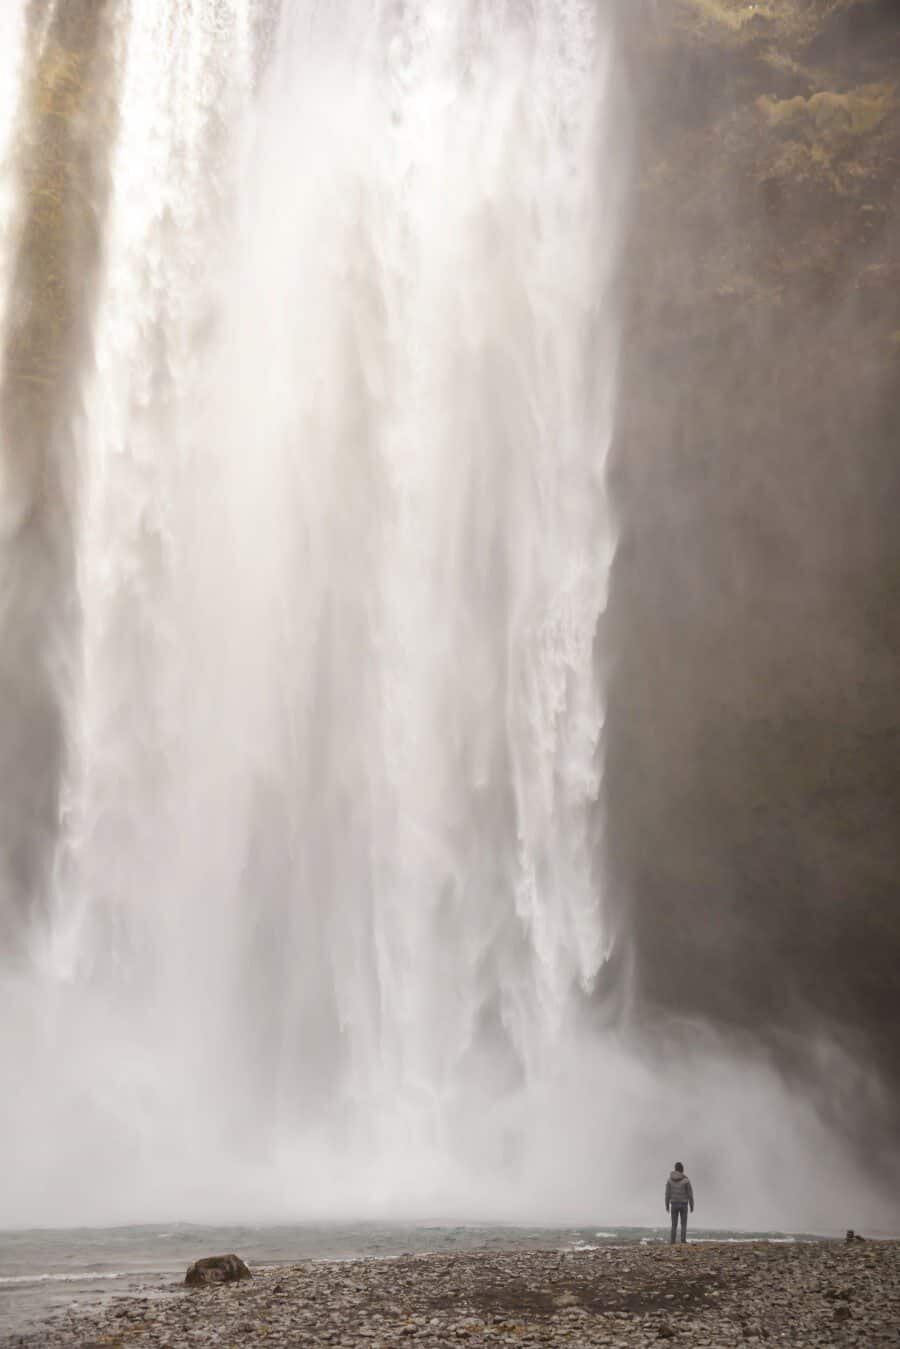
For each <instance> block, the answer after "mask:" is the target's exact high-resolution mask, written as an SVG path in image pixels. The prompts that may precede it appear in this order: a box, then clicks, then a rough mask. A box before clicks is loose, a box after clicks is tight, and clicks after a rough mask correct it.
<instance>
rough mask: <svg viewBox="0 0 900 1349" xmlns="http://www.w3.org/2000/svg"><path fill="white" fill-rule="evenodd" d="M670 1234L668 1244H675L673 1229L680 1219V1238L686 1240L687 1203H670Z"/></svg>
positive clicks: (674, 1229)
mask: <svg viewBox="0 0 900 1349" xmlns="http://www.w3.org/2000/svg"><path fill="white" fill-rule="evenodd" d="M671 1208H672V1235H671V1237H670V1238H669V1245H670V1246H674V1245H675V1231H676V1228H677V1227H678V1221H679V1219H680V1220H681V1240H682V1241H687V1211H688V1206H687V1204H672V1206H671Z"/></svg>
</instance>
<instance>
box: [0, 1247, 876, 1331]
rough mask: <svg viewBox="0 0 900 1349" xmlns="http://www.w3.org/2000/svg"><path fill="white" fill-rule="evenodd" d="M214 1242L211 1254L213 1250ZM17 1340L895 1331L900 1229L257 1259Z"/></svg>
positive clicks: (67, 1317)
mask: <svg viewBox="0 0 900 1349" xmlns="http://www.w3.org/2000/svg"><path fill="white" fill-rule="evenodd" d="M210 1254H212V1252H210ZM4 1343H5V1344H6V1345H8V1346H10V1347H11V1349H75V1347H76V1346H77V1349H101V1346H102V1349H151V1347H152V1349H163V1347H165V1349H182V1346H194V1349H245V1346H248V1345H256V1344H258V1345H261V1346H262V1345H265V1346H267V1349H301V1347H303V1346H310V1347H311V1346H322V1345H333V1346H337V1347H338V1349H362V1347H363V1346H364V1347H365V1349H389V1346H400V1345H403V1346H421V1349H426V1347H427V1349H437V1347H438V1346H446V1345H456V1346H462V1345H504V1344H506V1345H542V1346H546V1345H567V1346H594V1345H604V1346H634V1347H635V1349H638V1347H641V1349H645V1347H646V1346H651V1345H656V1346H659V1345H660V1344H663V1343H666V1344H671V1345H673V1346H695V1345H697V1346H699V1345H707V1346H716V1349H731V1346H740V1345H752V1344H791V1345H809V1346H814V1345H815V1346H823V1345H835V1346H841V1345H857V1346H860V1349H875V1347H876V1346H888V1345H890V1346H898V1345H900V1242H897V1241H866V1242H857V1243H853V1244H849V1245H845V1244H844V1243H843V1242H836V1241H819V1242H802V1243H801V1242H798V1243H796V1244H778V1243H769V1242H746V1243H725V1242H708V1243H701V1244H690V1243H689V1244H688V1245H687V1246H686V1247H680V1246H675V1247H669V1246H635V1245H629V1246H615V1247H606V1248H602V1249H597V1250H585V1251H575V1252H572V1251H567V1252H561V1251H553V1250H547V1251H504V1252H498V1251H495V1250H490V1251H470V1252H465V1253H461V1254H453V1255H445V1254H439V1255H434V1254H430V1255H414V1256H400V1257H397V1258H392V1259H382V1260H373V1259H366V1260H345V1261H325V1260H321V1261H318V1260H316V1261H307V1262H305V1263H302V1264H297V1265H291V1266H286V1267H281V1268H261V1269H256V1270H254V1271H253V1277H252V1278H251V1279H249V1280H245V1281H242V1282H239V1283H232V1284H224V1285H219V1286H213V1287H209V1288H201V1289H186V1288H182V1287H175V1288H173V1289H172V1290H171V1292H168V1293H165V1294H164V1295H162V1296H155V1297H128V1298H123V1299H119V1300H113V1301H111V1302H109V1303H107V1304H106V1305H105V1306H104V1307H103V1308H102V1309H100V1308H95V1309H92V1310H90V1311H85V1310H79V1311H76V1312H70V1313H67V1314H64V1315H62V1316H61V1317H58V1318H57V1319H55V1320H53V1321H52V1322H49V1323H48V1324H46V1325H45V1326H43V1327H42V1328H40V1330H32V1331H29V1332H28V1333H23V1334H17V1335H14V1336H12V1337H11V1338H9V1339H7V1340H5V1342H4Z"/></svg>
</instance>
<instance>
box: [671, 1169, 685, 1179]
mask: <svg viewBox="0 0 900 1349" xmlns="http://www.w3.org/2000/svg"><path fill="white" fill-rule="evenodd" d="M687 1178H688V1174H687V1172H686V1171H673V1172H672V1173H671V1175H670V1176H669V1180H687Z"/></svg>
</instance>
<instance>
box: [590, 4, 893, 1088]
mask: <svg viewBox="0 0 900 1349" xmlns="http://www.w3.org/2000/svg"><path fill="white" fill-rule="evenodd" d="M625 9H626V17H625V28H626V46H627V59H628V65H629V73H630V78H631V85H632V90H633V98H634V106H635V111H636V121H637V127H638V132H637V145H636V151H635V164H634V184H633V187H634V192H633V199H632V220H631V224H630V228H629V231H628V245H627V250H626V272H627V278H626V281H627V285H626V289H627V300H626V327H625V357H624V365H623V387H622V396H621V404H620V409H619V416H620V424H619V430H618V437H617V444H616V449H615V454H614V460H613V466H612V485H613V494H614V500H615V508H616V513H617V518H618V528H619V533H620V546H619V551H618V555H617V557H616V560H615V564H614V577H613V588H612V606H611V612H610V615H609V619H608V625H607V634H606V641H605V647H606V649H607V650H608V651H609V652H610V653H611V657H610V658H611V660H612V685H611V691H610V712H609V723H608V742H607V752H608V763H607V779H606V782H607V810H608V841H609V846H610V848H611V851H612V870H613V879H612V899H611V903H612V904H613V906H614V909H615V910H617V911H618V914H619V916H620V926H621V929H622V931H624V932H625V933H626V934H627V937H626V945H627V948H628V956H629V961H630V964H631V966H632V968H633V971H634V977H635V981H636V987H635V991H636V993H637V998H636V1003H637V1005H639V1006H643V1007H644V1009H645V1012H646V1014H647V1015H648V1016H650V1017H651V1018H652V1017H653V1015H654V1013H655V1012H656V1013H663V1014H665V1015H667V1016H668V1015H670V1014H673V1013H677V1014H679V1015H684V1016H686V1017H699V1018H708V1019H710V1020H712V1021H714V1022H715V1023H716V1024H717V1025H718V1026H720V1027H721V1028H722V1029H726V1030H727V1029H728V1028H729V1027H731V1028H733V1029H734V1030H735V1032H736V1033H741V1034H744V1033H746V1032H747V1031H748V1030H749V1031H751V1032H752V1033H753V1034H754V1035H757V1036H759V1038H760V1039H761V1040H766V1041H769V1042H770V1043H771V1044H773V1045H777V1044H781V1045H782V1047H783V1048H784V1052H785V1054H787V1049H786V1046H787V1044H788V1043H789V1042H791V1037H792V1033H793V1032H795V1031H799V1032H802V1033H804V1034H805V1033H806V1032H807V1031H808V1030H809V1029H810V1028H812V1027H817V1028H825V1029H826V1030H828V1031H829V1032H831V1033H832V1034H834V1035H835V1037H836V1038H838V1039H840V1040H841V1041H843V1042H844V1043H846V1044H847V1045H849V1046H851V1047H852V1048H853V1050H854V1052H855V1053H856V1054H857V1055H858V1056H859V1057H860V1058H861V1060H863V1061H867V1060H868V1061H871V1063H872V1064H873V1066H875V1065H877V1066H878V1068H879V1069H880V1070H881V1071H882V1072H883V1073H884V1074H885V1075H886V1076H887V1077H888V1078H889V1079H890V1080H891V1081H892V1083H893V1084H894V1087H895V1088H900V1049H898V1029H897V1028H898V1025H900V974H898V971H900V417H898V407H900V400H898V381H900V9H898V7H897V6H896V5H895V4H893V3H891V4H884V3H879V2H878V0H831V2H830V3H824V2H823V3H801V0H795V2H794V3H788V0H772V2H771V3H768V4H758V5H756V6H751V5H746V4H738V3H727V2H726V0H721V3H720V2H719V0H657V3H653V2H652V0H650V2H648V3H641V2H640V0H638V2H637V3H635V4H629V5H627V6H626V7H625ZM792 1052H793V1051H792ZM795 1066H796V1065H795ZM828 1085H829V1090H830V1089H831V1088H833V1087H837V1089H838V1094H839V1090H840V1084H834V1083H831V1084H828ZM847 1104H848V1106H849V1105H850V1104H851V1103H850V1102H847Z"/></svg>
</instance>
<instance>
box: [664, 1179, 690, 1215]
mask: <svg viewBox="0 0 900 1349" xmlns="http://www.w3.org/2000/svg"><path fill="white" fill-rule="evenodd" d="M670 1204H690V1206H691V1208H692V1209H693V1207H694V1191H693V1187H692V1186H691V1182H690V1181H689V1180H688V1178H687V1176H686V1175H685V1174H684V1172H683V1171H673V1172H672V1174H671V1175H670V1176H669V1179H668V1180H667V1181H666V1208H668V1207H669V1205H670Z"/></svg>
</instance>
